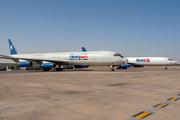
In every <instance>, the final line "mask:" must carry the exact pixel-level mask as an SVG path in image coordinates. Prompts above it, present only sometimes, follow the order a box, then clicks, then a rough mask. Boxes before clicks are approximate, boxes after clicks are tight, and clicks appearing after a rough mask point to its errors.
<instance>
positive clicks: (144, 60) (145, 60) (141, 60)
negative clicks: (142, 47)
mask: <svg viewBox="0 0 180 120" xmlns="http://www.w3.org/2000/svg"><path fill="white" fill-rule="evenodd" d="M136 62H150V59H149V58H148V59H136Z"/></svg>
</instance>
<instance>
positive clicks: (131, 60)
mask: <svg viewBox="0 0 180 120" xmlns="http://www.w3.org/2000/svg"><path fill="white" fill-rule="evenodd" d="M126 58H127V59H128V64H132V65H145V66H153V65H154V66H158V65H159V66H162V65H175V64H177V62H176V61H173V60H172V59H169V58H167V57H126Z"/></svg>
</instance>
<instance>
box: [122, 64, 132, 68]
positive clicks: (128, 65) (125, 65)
mask: <svg viewBox="0 0 180 120" xmlns="http://www.w3.org/2000/svg"><path fill="white" fill-rule="evenodd" d="M121 67H122V68H124V67H131V64H123V65H121Z"/></svg>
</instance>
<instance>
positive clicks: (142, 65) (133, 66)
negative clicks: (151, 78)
mask: <svg viewBox="0 0 180 120" xmlns="http://www.w3.org/2000/svg"><path fill="white" fill-rule="evenodd" d="M133 67H144V65H133Z"/></svg>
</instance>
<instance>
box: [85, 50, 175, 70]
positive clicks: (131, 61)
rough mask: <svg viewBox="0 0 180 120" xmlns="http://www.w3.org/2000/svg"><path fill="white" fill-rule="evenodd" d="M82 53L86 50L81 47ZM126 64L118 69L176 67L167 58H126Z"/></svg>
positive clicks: (173, 62)
mask: <svg viewBox="0 0 180 120" xmlns="http://www.w3.org/2000/svg"><path fill="white" fill-rule="evenodd" d="M82 51H83V52H87V50H86V49H85V48H84V47H82ZM126 58H127V62H126V64H123V65H120V66H119V67H118V68H119V69H121V68H122V69H127V67H131V66H133V67H144V66H165V69H167V66H168V65H176V64H178V62H177V61H173V60H172V59H170V58H167V57H126Z"/></svg>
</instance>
